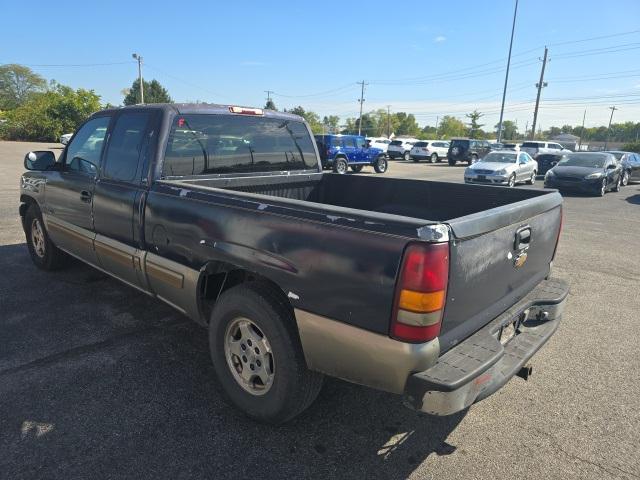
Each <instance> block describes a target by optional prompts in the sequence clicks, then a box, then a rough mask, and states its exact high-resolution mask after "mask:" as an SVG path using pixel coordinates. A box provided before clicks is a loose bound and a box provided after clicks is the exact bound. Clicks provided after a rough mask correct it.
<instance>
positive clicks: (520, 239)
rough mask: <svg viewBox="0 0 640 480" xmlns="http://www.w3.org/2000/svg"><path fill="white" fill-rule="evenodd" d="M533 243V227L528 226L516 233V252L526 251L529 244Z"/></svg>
mask: <svg viewBox="0 0 640 480" xmlns="http://www.w3.org/2000/svg"><path fill="white" fill-rule="evenodd" d="M530 243H531V227H530V226H529V225H526V226H524V227H520V228H519V229H518V230H517V231H516V239H515V242H514V246H513V247H514V249H515V250H526V249H527V248H529V244H530Z"/></svg>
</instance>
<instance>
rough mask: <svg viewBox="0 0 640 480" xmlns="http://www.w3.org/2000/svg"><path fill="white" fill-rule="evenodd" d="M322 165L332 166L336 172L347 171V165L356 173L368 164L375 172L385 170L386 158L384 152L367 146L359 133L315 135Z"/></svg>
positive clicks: (342, 172)
mask: <svg viewBox="0 0 640 480" xmlns="http://www.w3.org/2000/svg"><path fill="white" fill-rule="evenodd" d="M315 139H316V143H317V145H318V151H319V152H320V159H321V160H322V165H323V166H326V167H327V168H333V171H334V172H336V173H341V174H344V173H347V171H348V170H349V167H351V170H353V171H354V172H356V173H358V172H360V171H361V170H362V168H363V167H365V166H367V165H370V166H372V167H373V169H374V170H375V171H376V173H384V172H386V171H387V166H388V162H387V158H386V155H385V154H384V152H383V151H382V150H381V149H379V148H375V147H369V146H367V142H366V140H365V138H364V137H362V136H359V135H316V136H315Z"/></svg>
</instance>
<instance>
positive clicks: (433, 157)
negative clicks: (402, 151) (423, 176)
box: [409, 140, 449, 163]
mask: <svg viewBox="0 0 640 480" xmlns="http://www.w3.org/2000/svg"><path fill="white" fill-rule="evenodd" d="M448 151H449V142H445V141H442V140H425V141H421V142H416V143H415V144H414V145H413V148H412V149H411V152H410V153H409V155H411V158H412V159H413V161H414V162H419V161H420V160H429V161H430V162H431V163H436V162H439V161H440V160H441V159H443V158H447V152H448Z"/></svg>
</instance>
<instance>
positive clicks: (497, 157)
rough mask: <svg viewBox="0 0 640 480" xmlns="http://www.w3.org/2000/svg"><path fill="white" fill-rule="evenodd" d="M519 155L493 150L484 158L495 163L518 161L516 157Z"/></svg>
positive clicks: (484, 160) (485, 160)
mask: <svg viewBox="0 0 640 480" xmlns="http://www.w3.org/2000/svg"><path fill="white" fill-rule="evenodd" d="M517 158H518V155H517V154H515V153H509V152H491V153H490V154H488V155H487V156H486V157H484V159H483V160H482V161H483V162H493V163H516V159H517Z"/></svg>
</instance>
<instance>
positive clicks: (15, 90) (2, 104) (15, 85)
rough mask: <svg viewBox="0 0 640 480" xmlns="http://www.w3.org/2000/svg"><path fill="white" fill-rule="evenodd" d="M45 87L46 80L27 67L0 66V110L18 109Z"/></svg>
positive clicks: (12, 64) (11, 64)
mask: <svg viewBox="0 0 640 480" xmlns="http://www.w3.org/2000/svg"><path fill="white" fill-rule="evenodd" d="M46 86H47V82H46V80H45V79H44V78H42V77H41V76H40V75H38V74H37V73H34V72H33V71H32V70H31V69H30V68H29V67H25V66H24V65H17V64H15V63H10V64H7V65H0V110H11V109H13V108H16V107H19V106H20V105H22V104H24V102H26V101H27V99H28V98H29V96H30V95H31V94H33V93H35V92H40V91H43V90H44V89H45V88H46Z"/></svg>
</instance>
